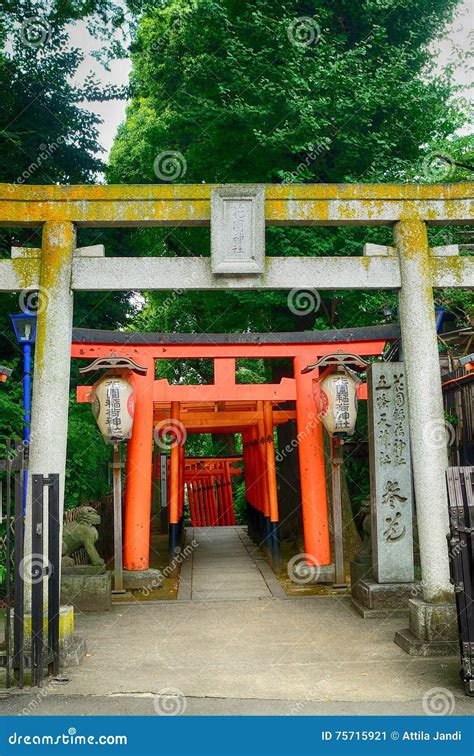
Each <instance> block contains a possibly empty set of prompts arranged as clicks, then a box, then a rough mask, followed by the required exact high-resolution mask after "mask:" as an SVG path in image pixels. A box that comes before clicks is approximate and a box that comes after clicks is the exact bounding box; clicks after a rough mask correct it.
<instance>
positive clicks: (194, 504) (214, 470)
mask: <svg viewBox="0 0 474 756" xmlns="http://www.w3.org/2000/svg"><path fill="white" fill-rule="evenodd" d="M242 459H243V458H242V457H232V458H231V459H229V458H219V457H211V458H202V457H197V458H196V457H188V458H187V459H186V461H185V466H184V483H185V486H186V490H187V493H188V502H189V510H190V517H191V525H193V526H196V527H203V526H204V527H205V526H207V525H212V526H218V525H235V510H234V499H233V495H232V484H231V476H232V475H241V474H242V469H241V468H235V467H232V465H233V464H236V463H238V462H242Z"/></svg>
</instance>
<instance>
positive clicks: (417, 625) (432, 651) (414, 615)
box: [395, 598, 459, 656]
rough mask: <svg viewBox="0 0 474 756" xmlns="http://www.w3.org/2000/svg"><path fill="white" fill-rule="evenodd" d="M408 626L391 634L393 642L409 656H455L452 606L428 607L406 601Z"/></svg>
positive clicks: (457, 640) (455, 630)
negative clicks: (393, 635)
mask: <svg viewBox="0 0 474 756" xmlns="http://www.w3.org/2000/svg"><path fill="white" fill-rule="evenodd" d="M408 605H409V620H408V627H407V628H406V629H404V630H398V631H397V632H396V633H395V643H396V644H397V646H400V648H403V650H404V651H406V652H407V654H410V655H411V656H451V655H453V654H456V655H457V654H459V639H458V625H457V619H456V604H455V603H454V601H453V603H446V604H428V603H427V602H426V601H423V600H421V599H414V598H412V599H410V600H409V602H408Z"/></svg>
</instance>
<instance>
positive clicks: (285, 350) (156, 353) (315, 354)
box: [71, 341, 386, 364]
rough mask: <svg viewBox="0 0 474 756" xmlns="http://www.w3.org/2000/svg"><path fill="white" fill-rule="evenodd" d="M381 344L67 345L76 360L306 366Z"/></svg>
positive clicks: (374, 351) (370, 352)
mask: <svg viewBox="0 0 474 756" xmlns="http://www.w3.org/2000/svg"><path fill="white" fill-rule="evenodd" d="M385 343H386V342H385V341H348V342H338V343H332V344H321V343H315V344H291V343H281V344H143V345H139V344H92V343H91V344H87V343H77V344H72V345H71V356H72V357H73V358H78V359H95V358H97V357H110V355H111V354H112V353H113V354H115V355H117V356H123V355H125V356H127V357H132V358H133V359H135V360H136V361H137V362H139V357H140V355H143V356H144V357H145V356H151V357H154V358H155V359H157V360H159V359H162V360H163V359H185V358H188V359H203V358H207V359H216V358H219V357H230V358H232V357H237V358H239V357H248V358H256V359H258V358H260V359H262V358H275V359H276V358H283V357H287V358H290V359H291V358H292V357H296V356H298V355H301V356H303V357H306V358H307V360H308V364H309V363H310V362H315V361H316V360H317V359H318V358H319V357H322V356H324V355H325V354H332V353H333V352H337V351H340V350H342V351H344V352H348V353H350V354H358V355H360V356H366V357H368V356H377V355H380V354H382V352H383V350H384V347H385Z"/></svg>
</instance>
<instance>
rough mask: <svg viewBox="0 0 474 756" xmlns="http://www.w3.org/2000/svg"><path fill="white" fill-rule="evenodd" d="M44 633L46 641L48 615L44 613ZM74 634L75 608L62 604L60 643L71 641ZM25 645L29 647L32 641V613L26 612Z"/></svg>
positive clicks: (60, 611)
mask: <svg viewBox="0 0 474 756" xmlns="http://www.w3.org/2000/svg"><path fill="white" fill-rule="evenodd" d="M11 632H12V642H13V620H12V628H11ZM43 634H44V638H45V643H46V642H47V638H48V615H47V614H44V615H43ZM73 634H74V608H73V607H72V606H61V607H60V609H59V645H60V647H63V646H64V645H66V644H67V643H69V641H70V639H71V638H72V636H73ZM24 638H25V647H27V648H28V647H29V643H30V641H31V614H25V624H24Z"/></svg>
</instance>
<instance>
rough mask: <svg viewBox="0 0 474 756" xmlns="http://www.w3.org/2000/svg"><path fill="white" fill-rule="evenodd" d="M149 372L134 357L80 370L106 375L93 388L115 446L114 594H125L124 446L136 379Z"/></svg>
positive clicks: (97, 412) (96, 408) (101, 421)
mask: <svg viewBox="0 0 474 756" xmlns="http://www.w3.org/2000/svg"><path fill="white" fill-rule="evenodd" d="M147 370H148V368H145V367H142V366H141V365H137V363H136V362H134V361H133V360H132V359H131V358H130V357H117V356H116V355H115V354H114V353H112V354H111V355H110V357H99V358H98V359H96V360H94V362H91V364H90V365H87V366H86V367H83V368H81V369H80V370H79V372H80V373H81V375H87V374H88V373H97V372H101V371H104V372H102V376H101V378H99V380H97V381H96V382H95V383H94V385H93V386H92V388H91V391H90V394H89V399H90V402H91V405H92V413H93V415H94V417H95V419H96V422H97V425H98V427H99V430H100V432H101V433H102V436H103V438H104V441H105V443H106V444H113V447H114V453H113V462H112V464H111V465H110V467H111V468H112V470H113V501H114V590H113V593H125V591H124V588H123V567H122V472H121V471H122V468H123V464H122V461H121V451H120V443H121V442H122V441H126V440H127V439H129V438H131V435H132V430H133V416H134V411H135V386H134V384H133V381H132V375H133V373H135V374H136V375H146V373H147Z"/></svg>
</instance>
